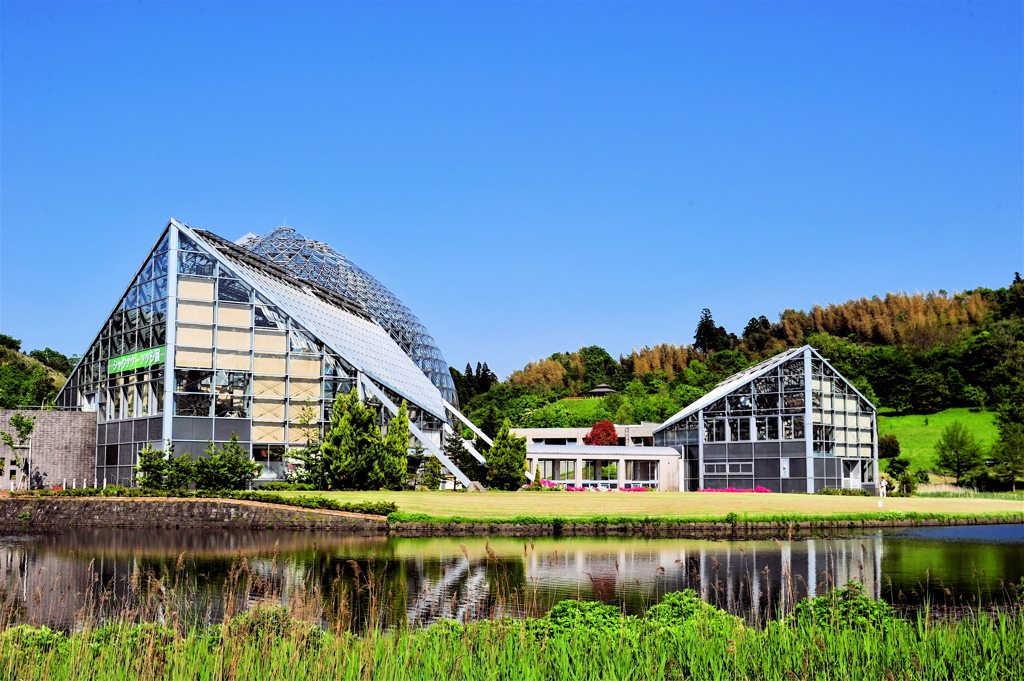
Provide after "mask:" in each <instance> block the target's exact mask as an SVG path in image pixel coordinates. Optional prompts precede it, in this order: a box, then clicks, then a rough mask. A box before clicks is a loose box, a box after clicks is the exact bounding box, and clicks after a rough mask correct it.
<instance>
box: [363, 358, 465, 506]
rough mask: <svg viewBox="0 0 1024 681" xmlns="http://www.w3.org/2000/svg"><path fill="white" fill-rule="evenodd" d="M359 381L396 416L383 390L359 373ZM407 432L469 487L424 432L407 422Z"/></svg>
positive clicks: (458, 471) (395, 409)
mask: <svg viewBox="0 0 1024 681" xmlns="http://www.w3.org/2000/svg"><path fill="white" fill-rule="evenodd" d="M359 379H360V380H359V383H360V384H361V385H362V386H363V389H364V390H366V392H368V393H369V394H371V395H373V396H374V397H376V398H377V399H378V400H380V402H381V404H383V405H384V406H385V407H386V408H387V410H388V411H390V412H391V413H392V414H395V415H397V414H398V407H397V406H396V405H395V403H394V402H392V401H391V399H390V398H389V397H388V396H387V395H385V394H384V391H383V390H381V389H380V388H378V387H377V386H376V385H374V384H373V381H371V380H368V379H367V378H366V377H365V376H363V374H361V373H360V374H359ZM409 432H410V433H412V435H413V437H415V438H416V439H417V440H419V443H420V444H421V445H423V446H424V447H426V449H427V451H428V452H430V453H431V454H433V455H434V456H436V457H437V460H438V461H440V462H441V463H443V464H444V466H445V468H447V469H448V470H450V471H451V472H452V474H453V475H454V476H455V478H456V479H457V480H458V481H459V482H461V483H462V485H463V487H469V483H470V482H472V481H471V480H470V479H469V478H468V477H466V474H465V473H463V472H462V471H461V470H459V467H458V466H456V465H455V464H454V463H452V461H451V459H449V458H448V457H447V456H445V454H444V452H442V451H441V450H440V449H438V448H437V445H435V444H434V443H433V442H431V441H430V438H428V437H427V436H426V434H424V432H423V431H422V430H420V428H419V426H417V425H416V424H415V423H412V422H411V421H410V422H409Z"/></svg>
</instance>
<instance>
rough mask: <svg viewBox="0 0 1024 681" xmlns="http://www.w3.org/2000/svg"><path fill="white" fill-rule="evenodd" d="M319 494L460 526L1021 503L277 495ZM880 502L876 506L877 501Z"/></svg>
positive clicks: (996, 510)
mask: <svg viewBox="0 0 1024 681" xmlns="http://www.w3.org/2000/svg"><path fill="white" fill-rule="evenodd" d="M280 494H282V495H283V496H316V495H320V496H325V497H328V498H330V499H335V500H337V501H340V502H357V501H364V500H370V501H393V502H395V503H396V504H398V509H399V511H400V512H402V513H425V514H427V515H429V516H433V517H437V518H454V517H458V518H462V519H465V520H486V519H508V518H515V517H516V516H531V517H536V518H556V517H561V518H593V517H612V518H618V517H631V518H637V519H640V518H645V517H652V518H681V519H682V518H685V519H694V520H698V519H702V518H706V519H713V518H719V519H720V518H722V517H724V516H725V515H726V514H728V513H736V514H737V515H738V516H739V517H740V518H741V519H742V518H743V516H744V515H746V516H748V517H750V518H751V519H755V518H758V517H761V518H768V517H770V516H791V515H806V516H820V517H828V516H836V515H847V514H856V513H877V512H882V511H889V512H892V511H898V512H916V513H947V514H957V513H959V514H970V515H981V514H1001V513H1007V514H1008V513H1018V514H1024V503H1022V502H1021V501H1019V500H1018V501H1008V500H1002V499H930V498H909V499H893V498H889V499H885V500H880V499H877V498H875V497H832V496H818V495H811V494H757V493H749V492H748V493H726V492H485V493H482V494H481V493H472V494H470V493H465V492H281V493H280ZM879 501H883V506H882V508H879V506H878V502H879Z"/></svg>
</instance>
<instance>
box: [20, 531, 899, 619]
mask: <svg viewBox="0 0 1024 681" xmlns="http://www.w3.org/2000/svg"><path fill="white" fill-rule="evenodd" d="M80 534H84V535H85V536H84V537H83V536H78V537H76V536H74V535H56V536H51V537H46V538H43V539H41V540H37V541H27V540H21V541H17V542H6V543H4V544H0V566H2V568H0V569H2V583H3V584H4V585H6V589H5V591H3V592H2V593H0V600H2V601H3V604H2V608H3V614H4V616H6V617H8V618H14V619H17V620H19V621H32V622H47V623H50V624H51V626H58V627H62V628H67V627H70V626H72V623H73V621H74V620H75V619H76V617H79V618H80V617H81V616H82V615H83V614H84V613H88V614H89V615H90V616H96V617H100V616H103V615H104V613H109V612H111V608H114V609H115V610H116V608H118V607H127V608H132V609H139V608H142V609H145V607H147V604H150V605H151V604H152V603H153V602H154V601H155V600H156V599H155V597H154V589H159V590H160V593H159V600H161V602H165V603H167V604H170V603H173V602H175V598H177V599H178V603H179V605H180V606H181V607H182V608H184V609H186V610H187V609H189V608H191V609H192V610H194V612H193V613H192V614H191V615H190V616H191V617H194V618H197V621H199V620H201V621H203V622H219V621H220V620H221V619H223V617H224V615H225V613H233V612H237V611H238V610H241V609H246V608H251V607H254V606H256V605H259V604H266V603H279V604H283V605H289V606H291V607H295V608H300V606H301V608H300V609H302V608H305V610H306V611H307V612H306V614H307V615H309V616H313V617H320V616H323V618H324V621H325V622H328V621H330V620H331V618H332V617H335V616H336V614H335V615H332V609H333V610H338V609H339V608H340V610H341V611H343V612H344V613H345V615H344V616H345V617H347V618H349V619H350V620H351V621H350V622H349V625H351V626H352V627H354V628H355V629H357V630H358V629H362V628H364V627H365V626H367V625H368V624H370V623H374V622H375V623H377V624H379V625H382V626H393V625H398V624H405V623H408V624H410V625H413V626H422V625H425V624H429V623H430V622H433V621H436V620H438V619H456V620H461V621H468V620H474V619H480V618H487V617H497V616H502V615H512V616H536V615H541V614H543V613H544V612H546V611H547V610H548V609H550V607H552V606H553V605H554V604H555V603H556V602H558V601H559V600H562V599H565V598H580V599H584V600H599V601H602V602H604V603H608V604H612V605H616V606H619V607H621V608H622V610H623V612H625V613H628V614H640V613H642V612H643V611H644V609H646V608H647V607H648V606H650V605H651V604H653V603H655V602H657V601H658V600H659V599H660V598H661V597H662V596H663V595H664V594H665V593H668V592H671V591H678V590H682V589H694V590H695V591H697V592H698V593H700V594H701V596H702V597H703V598H704V599H705V600H707V601H708V602H710V603H713V604H715V605H716V606H718V607H720V608H722V609H725V610H728V611H730V612H734V613H737V614H744V615H746V616H748V617H749V618H750V619H751V620H759V619H764V618H770V617H774V616H777V615H778V614H779V613H780V612H785V611H787V610H789V609H790V608H791V607H792V605H793V603H794V602H795V600H797V599H800V598H803V597H805V596H806V595H808V594H814V593H823V592H825V591H827V590H828V589H829V588H831V587H833V586H835V585H843V584H845V583H846V582H847V581H848V580H854V581H857V582H860V583H862V584H864V585H865V587H866V590H867V592H868V593H869V594H870V595H872V596H873V597H879V596H880V595H881V594H882V587H881V580H882V573H883V560H882V558H883V550H882V546H883V540H882V539H881V538H880V537H873V538H855V539H815V540H807V541H781V542H776V541H749V542H714V541H697V540H632V539H622V540H615V539H613V540H607V539H586V540H584V539H566V540H552V539H543V540H533V541H531V540H516V539H495V540H485V539H464V540H462V541H459V540H448V539H443V540H441V539H439V540H395V539H380V538H373V539H363V538H352V537H349V538H339V537H336V536H332V535H329V534H322V533H306V534H301V533H296V534H294V535H292V534H287V533H282V534H280V535H270V536H268V535H267V533H255V532H253V533H241V534H239V533H237V532H233V533H224V534H223V536H221V535H220V534H216V536H215V537H214V538H207V540H205V541H203V540H199V541H197V540H196V538H195V533H191V535H190V533H185V532H182V533H174V535H175V536H173V537H171V538H170V539H169V540H168V539H167V538H165V539H164V540H163V541H161V542H159V543H158V544H154V543H153V542H152V541H151V537H145V536H142V535H144V533H131V532H113V533H110V532H107V533H104V534H105V535H110V534H112V535H114V536H113V537H112V538H110V537H108V538H107V539H106V540H105V539H104V538H103V537H101V536H100V535H98V534H97V535H95V536H92V537H91V539H92V540H94V541H95V543H93V544H92V548H91V549H90V548H89V544H90V541H89V540H90V533H88V532H86V533H80ZM200 536H201V535H200ZM220 542H223V544H222V545H221V544H220ZM185 547H188V548H187V549H186V548H185ZM103 593H106V596H105V597H103V598H101V596H102V594H103ZM99 600H102V601H103V602H104V606H103V608H102V609H101V608H99V607H98V606H97V605H96V603H97V602H98V601H99ZM311 601H316V606H315V607H312V606H311V605H310V602H311ZM311 608H312V609H311Z"/></svg>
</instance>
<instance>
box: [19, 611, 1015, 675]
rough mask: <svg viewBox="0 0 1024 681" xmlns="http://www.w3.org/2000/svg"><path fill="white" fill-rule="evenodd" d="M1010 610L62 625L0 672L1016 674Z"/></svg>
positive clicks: (26, 636)
mask: <svg viewBox="0 0 1024 681" xmlns="http://www.w3.org/2000/svg"><path fill="white" fill-rule="evenodd" d="M1020 615H1021V613H1020V612H1019V610H1018V611H1016V612H1013V613H1010V614H997V615H995V616H993V617H988V616H984V615H978V616H974V617H969V618H965V619H961V620H959V621H941V622H934V621H930V620H929V619H927V618H926V617H925V616H923V615H922V616H921V617H920V618H919V619H918V620H917V621H915V622H905V621H902V620H898V619H887V620H885V621H884V622H882V623H880V624H877V625H873V626H870V625H869V626H865V625H863V624H858V623H857V622H855V621H839V622H834V621H825V622H819V621H804V622H793V621H791V620H787V621H781V622H773V623H770V624H769V625H767V626H766V627H765V628H763V629H753V628H747V627H744V626H743V625H742V624H740V623H738V622H734V623H727V624H723V623H722V622H721V621H719V619H718V618H716V617H695V618H692V619H690V620H686V621H681V622H678V623H676V624H672V625H669V626H657V624H652V623H649V622H643V621H641V622H630V621H629V618H621V621H620V623H619V624H618V626H613V627H606V628H600V629H594V628H588V627H586V626H580V627H575V628H571V629H568V630H565V631H554V632H552V631H550V629H545V627H544V625H543V622H542V620H497V621H484V622H477V623H472V624H468V625H460V624H456V623H453V622H440V623H437V624H435V625H433V626H431V627H428V628H426V629H423V630H412V631H410V630H402V631H392V632H383V631H380V630H373V631H370V632H369V633H367V634H366V635H364V636H361V637H356V636H353V635H351V634H344V633H319V631H318V630H314V629H311V628H308V627H300V626H296V627H291V628H287V627H286V628H283V629H282V628H280V627H278V628H274V627H271V628H270V629H269V630H263V631H261V630H259V629H253V628H249V629H246V628H244V627H234V628H233V627H232V626H231V624H230V623H229V624H227V625H222V626H216V627H210V628H207V629H193V630H190V631H188V632H185V633H179V632H176V631H174V630H173V629H170V628H164V627H160V626H153V625H149V626H138V625H115V626H113V627H108V628H103V629H95V630H89V629H87V630H84V631H81V632H78V633H74V634H71V635H70V636H64V635H62V634H55V633H53V632H49V631H48V630H40V629H30V628H20V629H18V628H16V629H9V630H7V631H5V632H3V633H2V634H0V678H11V679H15V678H16V679H55V680H56V679H453V680H460V679H743V678H758V679H818V678H825V679H1019V678H1022V677H1024V655H1022V654H1021V651H1022V650H1024V619H1022V618H1021V616H1020Z"/></svg>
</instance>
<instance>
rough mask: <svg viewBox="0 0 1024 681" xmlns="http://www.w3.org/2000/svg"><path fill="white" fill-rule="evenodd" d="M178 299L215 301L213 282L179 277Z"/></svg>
mask: <svg viewBox="0 0 1024 681" xmlns="http://www.w3.org/2000/svg"><path fill="white" fill-rule="evenodd" d="M178 297H179V298H198V299H199V300H213V280H212V279H200V278H197V277H178Z"/></svg>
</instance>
